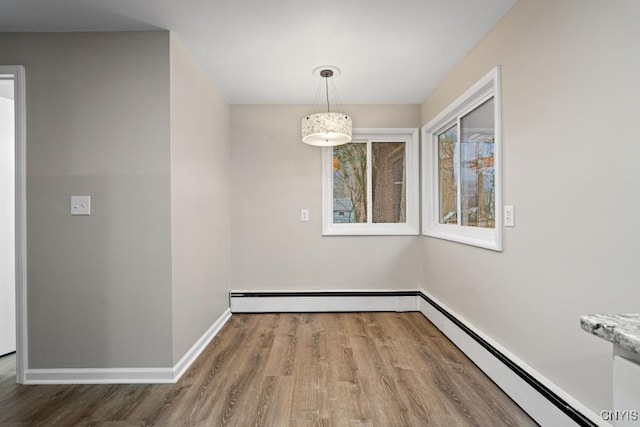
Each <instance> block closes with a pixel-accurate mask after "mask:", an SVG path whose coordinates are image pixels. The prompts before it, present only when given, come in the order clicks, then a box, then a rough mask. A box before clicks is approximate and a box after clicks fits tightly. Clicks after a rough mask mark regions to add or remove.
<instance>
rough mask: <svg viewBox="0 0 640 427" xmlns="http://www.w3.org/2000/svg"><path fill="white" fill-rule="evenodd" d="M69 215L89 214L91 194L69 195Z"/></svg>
mask: <svg viewBox="0 0 640 427" xmlns="http://www.w3.org/2000/svg"><path fill="white" fill-rule="evenodd" d="M71 215H91V196H71Z"/></svg>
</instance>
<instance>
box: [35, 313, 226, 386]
mask: <svg viewBox="0 0 640 427" xmlns="http://www.w3.org/2000/svg"><path fill="white" fill-rule="evenodd" d="M230 317H231V310H230V309H227V310H226V311H225V312H224V313H222V315H221V316H220V317H219V318H218V319H217V320H216V321H215V322H214V323H213V325H211V327H209V329H207V331H206V332H205V333H204V334H203V335H202V336H201V337H200V338H199V339H198V341H196V343H195V344H194V345H193V346H192V347H191V348H190V349H189V351H187V353H186V354H185V355H184V356H183V357H182V358H181V359H180V360H179V361H178V363H176V364H175V366H173V367H167V368H97V369H95V368H76V369H27V370H26V372H25V381H24V384H158V383H175V382H177V381H178V380H179V379H180V377H182V375H183V374H184V373H185V372H186V370H187V369H189V367H190V366H191V364H192V363H193V362H194V361H195V360H196V359H197V358H198V356H199V355H200V353H202V351H203V350H204V349H205V347H206V346H207V345H208V344H209V342H211V340H212V339H213V337H215V336H216V334H217V333H218V332H219V331H220V329H221V328H222V326H224V324H225V323H227V321H228V320H229V318H230Z"/></svg>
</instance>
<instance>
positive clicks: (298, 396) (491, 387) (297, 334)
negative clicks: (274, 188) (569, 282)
mask: <svg viewBox="0 0 640 427" xmlns="http://www.w3.org/2000/svg"><path fill="white" fill-rule="evenodd" d="M11 357H13V356H9V357H8V358H4V359H5V360H2V359H0V425H12V426H27V425H29V426H30V425H47V426H48V425H62V426H151V425H161V426H384V427H387V426H447V427H451V426H491V427H494V426H496V427H497V426H529V425H536V424H535V423H534V422H533V421H532V420H531V419H530V418H529V417H528V416H527V414H526V413H524V412H523V411H522V410H521V409H520V408H519V407H518V406H517V405H516V404H515V403H513V402H512V401H511V400H510V399H509V398H508V397H507V396H506V395H505V394H504V393H503V392H502V391H501V390H500V389H499V388H498V387H497V386H496V385H495V384H494V383H492V382H491V380H489V379H488V378H487V377H486V376H485V375H484V374H483V373H482V372H481V371H480V370H479V369H478V368H477V367H476V366H475V365H474V364H473V363H471V362H470V361H469V360H468V359H467V358H466V357H465V356H464V355H463V354H462V353H461V352H460V351H459V350H458V349H457V348H456V347H455V346H454V345H453V344H451V342H450V341H449V340H448V339H447V338H446V337H444V336H443V335H442V334H441V333H440V332H439V331H438V330H437V329H436V328H435V327H434V326H433V325H432V324H431V323H429V321H428V320H426V319H425V318H424V316H422V315H421V314H420V313H334V314H322V313H313V314H311V313H309V314H306V313H305V314H234V315H233V316H232V317H231V319H230V320H229V322H228V323H227V324H226V325H225V327H224V328H223V329H222V331H220V333H219V334H218V336H217V337H216V338H214V340H213V341H212V342H211V344H210V345H209V346H208V347H207V348H206V349H205V351H204V352H203V353H202V355H201V356H200V357H199V358H198V360H197V361H196V362H195V363H194V364H193V366H192V367H191V368H190V369H189V370H188V371H187V372H186V373H185V375H184V376H183V378H182V379H181V380H180V381H179V382H178V383H177V384H166V385H165V384H160V385H64V386H49V385H46V386H20V385H16V384H14V382H15V371H12V369H15V368H13V365H12V363H11ZM14 359H15V358H14Z"/></svg>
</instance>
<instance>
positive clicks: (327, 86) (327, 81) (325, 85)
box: [324, 77, 329, 113]
mask: <svg viewBox="0 0 640 427" xmlns="http://www.w3.org/2000/svg"><path fill="white" fill-rule="evenodd" d="M324 87H325V90H326V92H327V113H328V112H329V77H325V78H324Z"/></svg>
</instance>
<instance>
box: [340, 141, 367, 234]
mask: <svg viewBox="0 0 640 427" xmlns="http://www.w3.org/2000/svg"><path fill="white" fill-rule="evenodd" d="M333 222H334V223H344V222H367V144H364V143H350V144H344V145H339V146H337V147H333Z"/></svg>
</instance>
